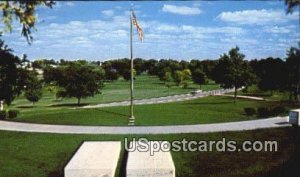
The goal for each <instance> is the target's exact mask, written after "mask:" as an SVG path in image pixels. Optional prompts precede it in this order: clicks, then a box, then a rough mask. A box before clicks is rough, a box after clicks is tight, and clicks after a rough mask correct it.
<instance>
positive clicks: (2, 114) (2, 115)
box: [0, 111, 6, 120]
mask: <svg viewBox="0 0 300 177" xmlns="http://www.w3.org/2000/svg"><path fill="white" fill-rule="evenodd" d="M5 118H6V111H0V120H4V119H5Z"/></svg>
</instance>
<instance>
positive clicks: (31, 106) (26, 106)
mask: <svg viewBox="0 0 300 177" xmlns="http://www.w3.org/2000/svg"><path fill="white" fill-rule="evenodd" d="M34 107H35V106H33V105H23V106H17V107H16V108H23V109H28V108H34Z"/></svg>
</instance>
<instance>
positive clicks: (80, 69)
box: [52, 62, 104, 105]
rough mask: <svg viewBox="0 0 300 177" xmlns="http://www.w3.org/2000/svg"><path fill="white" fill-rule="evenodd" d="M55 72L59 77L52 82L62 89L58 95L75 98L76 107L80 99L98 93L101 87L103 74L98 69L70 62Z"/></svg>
mask: <svg viewBox="0 0 300 177" xmlns="http://www.w3.org/2000/svg"><path fill="white" fill-rule="evenodd" d="M57 70H58V73H59V74H57V75H56V76H59V77H56V76H54V77H53V80H52V81H56V82H57V84H58V86H60V87H62V88H63V89H64V91H63V92H61V93H60V95H62V96H65V97H75V98H77V104H78V105H80V101H81V99H82V98H85V97H89V96H94V95H95V94H97V93H100V89H101V88H102V87H103V80H104V73H103V71H102V69H100V68H99V67H95V66H92V65H88V64H80V63H78V62H71V63H69V64H68V65H65V66H60V67H59V68H57Z"/></svg>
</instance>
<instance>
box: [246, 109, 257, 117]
mask: <svg viewBox="0 0 300 177" xmlns="http://www.w3.org/2000/svg"><path fill="white" fill-rule="evenodd" d="M244 111H245V113H246V115H247V116H252V115H254V114H255V113H256V111H255V109H254V108H244Z"/></svg>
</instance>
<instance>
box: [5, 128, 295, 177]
mask: <svg viewBox="0 0 300 177" xmlns="http://www.w3.org/2000/svg"><path fill="white" fill-rule="evenodd" d="M299 134H300V130H299V129H294V128H280V129H266V130H255V131H244V132H227V133H208V134H173V135H151V136H149V135H147V136H146V137H148V138H150V139H151V140H170V141H171V140H179V141H181V140H182V139H183V138H186V140H195V141H202V140H222V138H223V137H225V138H227V140H236V141H238V142H239V146H240V142H241V141H244V140H252V141H254V140H276V141H278V152H215V151H214V152H172V157H173V160H174V162H175V166H176V176H177V177H296V176H298V173H299V166H300V136H299ZM124 137H130V138H133V137H136V138H137V137H144V136H142V135H139V136H120V135H59V134H40V133H17V132H7V131H0V138H1V141H0V157H1V158H0V176H1V177H63V168H64V166H65V165H66V164H67V162H68V160H69V159H70V158H71V157H72V155H73V154H74V152H75V151H76V149H77V148H78V147H79V146H80V144H81V142H82V141H96V140H97V141H104V140H114V141H122V142H123V141H124ZM123 157H124V154H122V155H121V159H120V164H122V163H121V162H122V161H124V159H122V158H123ZM120 166H123V165H120ZM121 171H124V169H123V170H121ZM296 172H297V173H296ZM116 176H123V175H122V174H121V175H120V172H119V171H118V174H117V175H116Z"/></svg>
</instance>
